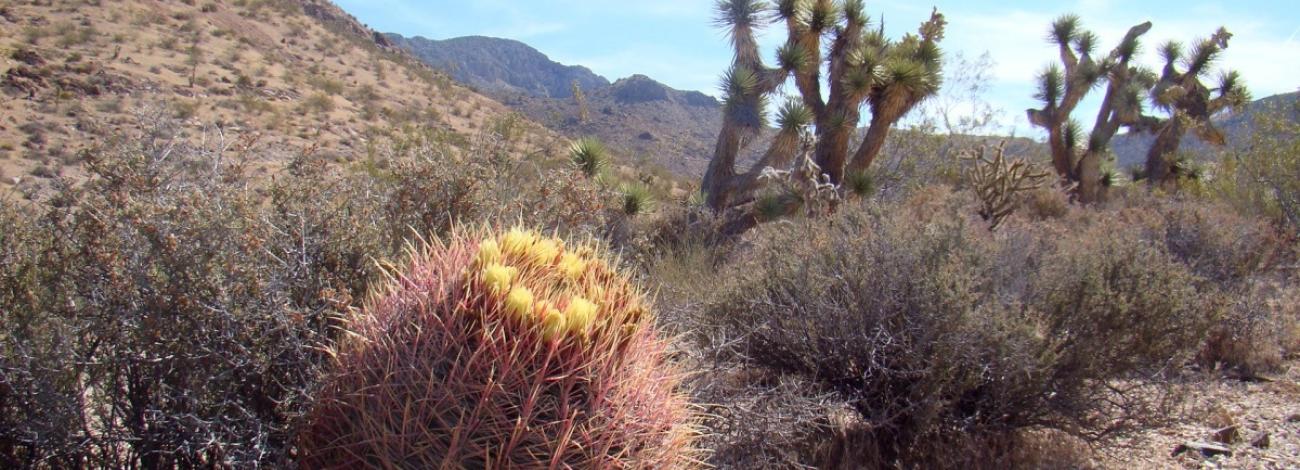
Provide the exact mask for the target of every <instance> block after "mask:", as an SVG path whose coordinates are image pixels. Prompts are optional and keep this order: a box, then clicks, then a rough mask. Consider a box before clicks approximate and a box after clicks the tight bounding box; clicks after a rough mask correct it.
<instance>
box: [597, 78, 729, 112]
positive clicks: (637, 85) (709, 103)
mask: <svg viewBox="0 0 1300 470" xmlns="http://www.w3.org/2000/svg"><path fill="white" fill-rule="evenodd" d="M610 95H611V96H613V98H614V99H615V100H616V101H618V102H619V103H622V104H636V103H648V102H653V101H667V102H671V103H675V104H681V105H686V106H704V107H716V106H718V101H717V100H716V99H714V98H713V97H711V96H709V95H706V94H704V93H700V92H698V91H681V90H676V89H673V88H672V87H669V86H668V85H664V84H662V83H659V82H658V81H655V80H654V79H652V78H650V77H647V76H645V75H641V74H636V75H632V76H630V77H627V78H622V79H619V80H618V81H616V82H614V84H613V85H611V86H610Z"/></svg>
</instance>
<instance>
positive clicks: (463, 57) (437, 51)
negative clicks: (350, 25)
mask: <svg viewBox="0 0 1300 470" xmlns="http://www.w3.org/2000/svg"><path fill="white" fill-rule="evenodd" d="M386 36H387V38H388V40H389V41H392V43H393V44H396V45H398V46H400V47H402V48H405V49H407V50H410V51H411V52H412V53H413V54H415V56H416V57H419V58H420V60H423V61H424V62H425V63H426V64H429V65H430V66H432V67H433V68H435V69H438V70H442V71H444V72H446V73H447V74H448V75H451V76H452V77H453V78H455V79H456V80H457V81H459V82H461V83H464V84H467V85H469V86H472V87H474V88H476V89H478V90H481V91H483V92H486V93H489V94H492V95H495V96H502V95H513V94H525V95H530V96H540V97H550V98H569V97H571V96H573V92H572V85H573V82H575V81H576V82H578V85H579V86H581V87H582V89H584V90H595V89H599V88H605V87H608V86H609V80H606V79H605V77H602V76H600V75H596V74H595V73H592V71H591V70H589V69H587V68H586V67H580V66H568V65H563V64H559V63H556V62H554V61H552V60H551V59H550V58H549V57H546V55H545V54H542V53H541V52H538V51H537V49H533V48H532V47H529V46H528V45H527V44H524V43H522V42H519V41H511V40H509V39H498V38H489V37H483V36H468V37H461V38H452V39H447V40H444V41H435V40H432V39H426V38H424V37H420V36H416V37H413V38H406V37H403V36H401V35H399V34H387V35H386Z"/></svg>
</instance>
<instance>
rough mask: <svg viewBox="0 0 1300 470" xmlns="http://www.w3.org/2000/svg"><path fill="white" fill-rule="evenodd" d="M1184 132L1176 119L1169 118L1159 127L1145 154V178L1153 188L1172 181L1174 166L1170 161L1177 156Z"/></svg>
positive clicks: (1180, 120)
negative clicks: (1154, 139) (1149, 148)
mask: <svg viewBox="0 0 1300 470" xmlns="http://www.w3.org/2000/svg"><path fill="white" fill-rule="evenodd" d="M1186 131H1187V130H1186V126H1184V125H1183V120H1182V119H1178V118H1177V117H1173V118H1170V119H1169V121H1168V122H1166V123H1165V125H1164V126H1161V127H1160V131H1159V132H1158V133H1157V134H1156V141H1155V143H1153V144H1151V150H1150V151H1148V152H1147V178H1148V181H1150V183H1151V184H1152V185H1153V186H1165V185H1168V184H1169V183H1170V182H1172V181H1173V180H1174V176H1175V175H1174V171H1173V170H1174V165H1173V161H1171V160H1170V159H1172V158H1174V157H1175V155H1177V153H1178V149H1179V148H1180V147H1181V146H1182V142H1183V134H1184V133H1186Z"/></svg>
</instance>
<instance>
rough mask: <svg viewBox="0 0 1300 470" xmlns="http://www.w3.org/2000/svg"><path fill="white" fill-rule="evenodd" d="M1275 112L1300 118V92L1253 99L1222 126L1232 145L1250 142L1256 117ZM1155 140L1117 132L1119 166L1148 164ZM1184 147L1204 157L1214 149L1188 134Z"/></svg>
mask: <svg viewBox="0 0 1300 470" xmlns="http://www.w3.org/2000/svg"><path fill="white" fill-rule="evenodd" d="M1271 113H1282V114H1281V115H1282V116H1289V118H1290V119H1292V120H1295V121H1297V122H1300V92H1294V93H1285V94H1281V95H1274V96H1270V97H1268V98H1264V99H1261V100H1258V101H1256V102H1254V103H1251V104H1250V105H1249V106H1247V107H1246V109H1245V110H1244V111H1242V112H1240V113H1235V114H1231V115H1227V116H1224V117H1223V118H1221V119H1219V120H1218V126H1219V130H1221V131H1223V133H1224V134H1226V135H1227V136H1228V145H1229V146H1240V145H1248V144H1249V141H1250V136H1251V133H1252V132H1253V128H1254V122H1255V119H1257V118H1258V117H1260V116H1261V115H1264V114H1271ZM1154 140H1155V139H1154V137H1152V136H1150V135H1130V134H1125V135H1120V136H1117V137H1116V138H1115V140H1114V142H1113V143H1112V144H1111V149H1112V151H1114V152H1115V156H1116V166H1117V167H1118V168H1121V169H1124V168H1129V167H1132V166H1136V165H1144V164H1146V158H1147V151H1148V150H1149V149H1150V148H1151V143H1152V142H1153V141H1154ZM1183 151H1185V152H1188V153H1190V154H1192V155H1195V156H1197V157H1198V158H1201V159H1202V160H1203V159H1206V158H1210V157H1211V156H1212V149H1211V148H1210V147H1209V146H1208V145H1206V144H1205V143H1202V142H1201V141H1200V139H1198V138H1196V137H1195V136H1188V137H1187V138H1186V140H1185V141H1184V144H1183Z"/></svg>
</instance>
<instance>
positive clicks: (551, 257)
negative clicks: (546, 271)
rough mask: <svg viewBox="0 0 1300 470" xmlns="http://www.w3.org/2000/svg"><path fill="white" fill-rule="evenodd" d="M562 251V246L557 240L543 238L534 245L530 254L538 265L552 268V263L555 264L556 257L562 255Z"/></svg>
mask: <svg viewBox="0 0 1300 470" xmlns="http://www.w3.org/2000/svg"><path fill="white" fill-rule="evenodd" d="M560 251H561V248H560V244H559V243H557V242H556V241H555V239H552V238H543V239H541V240H538V241H537V242H536V243H534V244H533V247H532V249H531V250H529V251H528V254H529V256H531V257H532V261H533V262H534V263H537V265H539V266H550V264H551V263H553V262H555V257H556V256H559V255H560Z"/></svg>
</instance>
